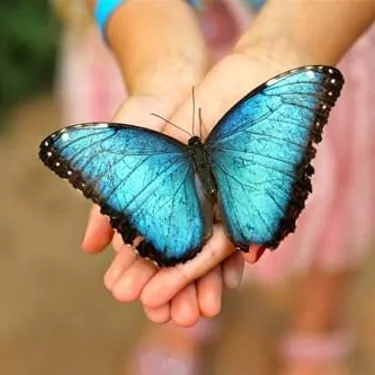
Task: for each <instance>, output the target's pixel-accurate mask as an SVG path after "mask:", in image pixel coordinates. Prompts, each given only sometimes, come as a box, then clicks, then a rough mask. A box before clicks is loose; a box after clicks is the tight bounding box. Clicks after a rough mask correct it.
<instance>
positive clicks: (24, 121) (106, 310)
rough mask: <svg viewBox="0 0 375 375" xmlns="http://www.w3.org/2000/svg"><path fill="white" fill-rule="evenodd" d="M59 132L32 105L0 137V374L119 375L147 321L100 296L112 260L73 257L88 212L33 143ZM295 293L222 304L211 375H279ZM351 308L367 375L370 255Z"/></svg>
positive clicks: (360, 365) (372, 292)
mask: <svg viewBox="0 0 375 375" xmlns="http://www.w3.org/2000/svg"><path fill="white" fill-rule="evenodd" d="M59 126H60V123H59V114H58V109H57V107H56V106H55V105H54V103H53V102H52V101H51V100H50V99H48V98H42V99H36V100H34V101H31V102H28V103H25V104H23V105H22V106H20V107H19V108H17V110H16V111H15V112H14V114H13V116H12V119H11V123H10V126H9V128H8V129H7V130H6V131H4V132H3V133H2V134H1V137H0V170H1V177H0V189H1V195H0V200H1V206H0V207H1V215H0V298H1V305H0V374H4V375H5V374H7V375H51V374H53V375H78V374H79V375H82V374H90V375H107V374H111V375H117V374H125V372H124V367H125V364H126V360H127V354H128V353H129V350H130V349H131V348H132V346H133V345H135V343H136V342H137V339H138V338H139V336H140V334H141V332H142V330H144V329H146V328H147V325H146V320H145V319H144V318H143V315H142V313H141V312H140V311H141V310H140V308H139V306H138V305H137V304H127V305H121V304H119V303H117V302H115V301H114V300H113V299H112V298H111V296H110V295H109V294H108V293H107V291H106V290H105V289H104V287H103V284H102V276H103V273H104V270H105V268H106V266H107V264H108V262H109V260H110V258H111V256H112V254H111V251H107V252H106V253H104V254H103V255H99V256H89V255H85V254H82V252H80V251H79V243H80V240H81V236H82V233H83V229H84V225H85V220H86V215H87V211H88V207H89V206H88V203H87V202H86V201H85V200H84V199H82V198H81V196H80V194H78V193H77V192H75V191H73V189H71V188H70V187H69V186H68V185H67V184H65V183H62V182H61V181H60V180H59V179H57V178H56V177H55V176H54V175H53V174H52V173H50V172H48V171H47V170H46V169H45V168H44V167H43V166H42V164H41V163H40V162H39V161H38V158H37V149H38V145H39V142H40V141H41V140H42V138H43V137H44V136H45V135H47V134H48V133H49V132H51V131H52V130H53V129H56V128H58V127H59ZM292 291H293V282H291V283H290V284H289V285H285V286H283V288H282V289H279V290H275V291H272V293H271V292H269V293H267V294H266V293H265V292H261V291H257V290H255V289H251V290H249V289H248V290H246V291H245V290H242V291H239V292H236V293H233V294H232V295H231V296H228V298H226V300H225V309H224V312H223V314H222V320H223V326H224V332H223V335H222V337H221V339H220V343H218V345H217V348H216V350H215V351H214V352H213V356H212V359H213V362H212V363H213V371H212V373H213V374H215V375H226V374H235V375H245V374H250V373H251V374H257V375H271V374H274V373H275V372H274V370H275V366H276V362H275V360H274V358H273V356H272V351H271V347H272V343H273V342H275V340H276V339H277V337H278V335H279V334H280V332H281V330H282V328H283V326H284V322H285V321H286V319H287V316H288V306H289V301H290V296H291V293H292ZM350 307H351V312H352V313H351V317H352V318H351V320H352V323H353V326H354V327H355V329H356V331H357V333H358V345H357V349H356V351H355V353H354V355H353V358H352V361H351V364H352V368H353V374H356V375H357V374H358V375H373V374H375V360H374V357H375V253H374V252H369V258H368V261H367V262H366V264H365V268H364V269H363V270H361V272H360V275H359V278H358V280H357V281H356V282H355V284H353V287H352V291H351V298H350ZM129 375H136V374H129ZM207 375H209V374H207Z"/></svg>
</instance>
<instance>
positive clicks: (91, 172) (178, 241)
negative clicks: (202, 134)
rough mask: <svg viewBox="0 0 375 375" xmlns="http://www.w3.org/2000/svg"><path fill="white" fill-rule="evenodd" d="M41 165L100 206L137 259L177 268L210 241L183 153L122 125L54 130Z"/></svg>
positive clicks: (44, 145) (166, 140)
mask: <svg viewBox="0 0 375 375" xmlns="http://www.w3.org/2000/svg"><path fill="white" fill-rule="evenodd" d="M40 158H41V160H42V161H43V162H44V163H45V164H46V166H48V167H49V168H50V169H52V170H53V171H54V172H55V173H57V174H58V175H59V176H60V177H62V178H65V179H67V180H68V181H69V182H70V183H71V184H72V185H73V186H74V187H75V188H78V189H80V190H81V191H82V192H83V194H84V195H85V196H86V197H87V198H89V199H91V200H92V201H94V202H95V203H97V204H99V205H100V206H101V208H102V213H103V214H105V215H108V216H109V217H110V218H111V224H112V226H113V227H114V228H115V229H117V231H118V232H119V233H121V235H122V237H123V239H124V241H125V242H126V243H131V242H132V241H133V240H134V238H135V237H136V236H137V235H141V236H143V237H144V241H143V242H142V243H141V244H140V245H139V246H138V248H137V249H138V251H139V253H140V254H141V255H142V256H143V257H148V258H150V259H152V260H154V261H155V262H157V263H158V264H160V265H162V266H169V265H174V264H176V263H179V262H184V261H186V260H188V259H190V258H192V257H194V256H195V254H196V253H197V252H198V251H199V250H200V249H201V247H202V246H203V243H204V241H205V239H206V238H207V237H208V236H209V235H210V230H211V228H210V225H209V223H207V222H205V217H206V216H205V213H204V207H203V206H202V205H203V202H202V198H201V197H199V196H198V192H197V189H196V184H195V174H194V168H193V166H192V161H191V157H190V155H189V154H188V153H187V146H186V145H184V144H182V143H180V142H178V141H177V140H174V139H173V138H170V137H167V136H165V135H162V134H160V133H157V132H154V131H151V130H146V129H144V128H140V127H136V126H130V125H122V124H83V125H76V126H71V127H68V128H64V129H61V130H60V131H58V132H56V133H54V134H52V135H51V136H49V137H48V138H46V139H45V140H44V141H43V142H42V143H41V146H40Z"/></svg>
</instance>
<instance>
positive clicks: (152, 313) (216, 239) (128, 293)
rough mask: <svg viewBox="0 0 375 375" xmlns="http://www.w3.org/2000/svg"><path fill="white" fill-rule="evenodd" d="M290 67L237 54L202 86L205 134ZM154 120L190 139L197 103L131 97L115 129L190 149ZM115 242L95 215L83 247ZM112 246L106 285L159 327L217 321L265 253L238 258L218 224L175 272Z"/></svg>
mask: <svg viewBox="0 0 375 375" xmlns="http://www.w3.org/2000/svg"><path fill="white" fill-rule="evenodd" d="M292 67H294V66H292V64H291V63H289V64H288V63H278V62H276V61H275V60H273V59H268V58H261V57H260V56H257V55H256V54H255V55H253V56H252V55H250V54H248V53H246V54H245V53H234V54H231V55H229V56H227V57H226V58H225V59H223V60H221V61H220V62H219V63H218V64H217V65H215V66H214V67H213V68H212V69H211V70H210V71H209V72H208V73H207V75H206V76H205V77H204V79H203V80H202V81H201V82H200V83H199V84H198V85H196V89H195V100H196V103H197V107H198V106H199V107H200V108H202V119H203V124H204V128H205V129H206V130H207V132H209V131H210V130H211V129H212V127H213V126H214V125H215V124H216V123H217V122H218V120H219V119H220V118H221V116H222V115H223V114H224V113H225V112H226V111H227V110H228V109H229V108H230V107H231V106H233V105H234V104H235V103H236V102H237V101H239V100H240V99H241V98H242V97H243V96H245V95H246V94H247V93H248V92H249V91H251V90H252V89H253V88H255V87H256V86H258V85H259V84H261V83H262V82H263V81H265V80H267V79H268V78H271V77H272V76H273V75H275V74H278V73H280V72H282V71H285V70H288V69H290V68H292ZM169 99H171V98H169ZM150 113H158V114H160V115H162V116H164V117H165V118H168V119H169V120H170V121H171V122H172V123H175V124H177V125H178V126H179V127H182V128H183V129H186V130H187V131H190V132H191V126H192V122H191V118H192V99H191V95H189V94H187V93H186V95H185V99H184V100H183V101H182V105H181V104H180V105H179V104H178V103H177V101H173V100H170V101H169V102H168V101H165V100H159V99H156V98H154V97H130V98H129V99H128V100H127V102H126V103H125V105H124V106H123V107H122V108H121V109H120V111H119V112H118V114H117V115H116V117H115V121H117V122H123V123H128V124H137V125H141V126H145V127H147V128H152V129H156V130H159V131H164V132H165V133H167V134H169V135H171V136H173V137H175V138H178V139H180V140H182V141H184V142H186V141H187V138H188V136H187V135H186V134H185V133H184V132H181V131H180V130H178V129H176V128H174V127H173V126H171V125H168V124H165V123H163V121H162V120H160V119H159V118H157V117H153V116H150V115H149V114H150ZM205 135H207V134H205ZM112 237H113V232H112V230H111V228H110V226H109V222H108V219H107V218H106V217H104V216H101V215H100V213H99V209H98V208H97V207H94V208H93V210H92V212H91V215H90V220H89V223H88V227H87V231H86V235H85V238H84V241H83V243H82V247H83V249H84V250H85V251H88V252H97V251H101V250H102V249H103V248H104V247H106V246H107V245H108V244H109V242H110V241H111V240H112ZM112 245H113V247H114V249H115V251H116V255H115V258H114V260H113V262H112V264H111V265H110V267H109V269H108V271H107V273H106V275H105V279H104V282H105V285H106V287H107V288H108V289H109V290H110V291H111V292H112V294H113V295H114V297H115V298H116V299H118V300H119V301H124V302H127V301H134V300H136V299H139V300H140V301H141V303H142V304H143V307H144V311H145V313H146V314H147V316H148V317H149V319H150V320H152V321H154V322H158V323H165V322H167V321H169V320H173V321H174V322H175V323H177V324H179V325H181V326H190V325H193V324H195V323H196V322H197V320H198V318H199V317H200V316H203V317H212V316H214V315H216V314H218V313H219V311H220V308H221V295H222V291H223V288H224V286H227V287H229V288H233V287H236V286H238V285H239V283H240V280H241V277H242V273H243V268H244V260H246V261H248V262H250V263H253V262H255V261H256V260H257V259H258V258H259V256H260V255H261V252H262V250H260V248H259V247H257V246H250V249H249V250H250V251H249V253H247V254H244V255H243V254H242V253H240V252H238V251H234V248H233V245H232V244H231V242H230V240H229V239H228V237H227V236H226V234H225V230H224V228H223V227H222V225H220V224H219V225H216V226H215V228H214V233H213V236H212V237H211V238H210V239H209V240H208V242H207V243H206V245H205V246H204V248H203V249H202V251H201V252H200V253H198V255H197V256H196V257H195V258H194V259H192V260H190V261H188V262H186V263H184V264H179V265H177V266H175V267H170V268H162V269H159V268H157V267H156V266H155V265H154V264H153V263H151V262H149V261H148V260H145V259H142V258H140V257H138V256H137V255H136V253H135V251H134V249H133V248H132V247H131V246H129V245H126V244H124V243H123V242H122V240H121V238H120V236H119V235H118V234H115V235H114V237H113V240H112Z"/></svg>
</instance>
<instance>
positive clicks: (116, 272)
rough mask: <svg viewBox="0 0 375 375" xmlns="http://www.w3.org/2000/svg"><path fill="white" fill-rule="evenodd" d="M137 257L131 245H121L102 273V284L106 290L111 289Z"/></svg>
mask: <svg viewBox="0 0 375 375" xmlns="http://www.w3.org/2000/svg"><path fill="white" fill-rule="evenodd" d="M136 259H137V254H136V252H135V251H134V249H132V248H131V247H128V246H127V245H124V244H123V245H122V248H118V252H117V254H116V256H115V257H114V259H113V261H112V263H111V265H110V266H109V267H108V270H107V272H106V273H105V275H104V285H105V286H106V288H107V289H108V290H112V288H113V286H114V284H115V283H116V281H117V280H118V279H119V277H120V275H122V274H123V273H124V272H125V271H126V270H127V269H128V268H129V267H130V266H131V265H132V264H133V263H134V262H135V261H136Z"/></svg>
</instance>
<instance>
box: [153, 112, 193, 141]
mask: <svg viewBox="0 0 375 375" xmlns="http://www.w3.org/2000/svg"><path fill="white" fill-rule="evenodd" d="M150 115H151V116H155V117H158V118H160V119H161V120H163V121H165V122H166V123H167V124H169V125H172V126H174V127H175V128H177V129H179V130H181V131H182V132H184V133H186V134H187V135H188V136H189V137H192V135H191V134H190V133H189V132H188V131H186V130H185V129H182V128H181V127H179V126H177V125H176V124H174V123H173V122H170V121H169V120H167V119H166V118H164V117H163V116H160V115H158V114H156V113H150Z"/></svg>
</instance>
